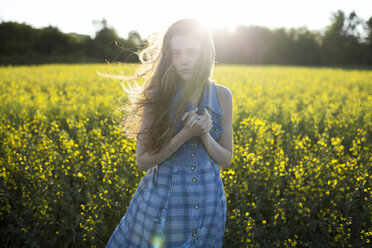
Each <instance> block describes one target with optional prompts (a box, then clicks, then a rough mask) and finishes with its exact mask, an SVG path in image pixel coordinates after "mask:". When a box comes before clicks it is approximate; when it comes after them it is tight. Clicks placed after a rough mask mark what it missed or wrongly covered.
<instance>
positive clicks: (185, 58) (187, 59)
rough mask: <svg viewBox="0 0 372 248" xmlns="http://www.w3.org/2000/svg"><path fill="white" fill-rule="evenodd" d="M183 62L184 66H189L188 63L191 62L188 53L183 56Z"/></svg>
mask: <svg viewBox="0 0 372 248" xmlns="http://www.w3.org/2000/svg"><path fill="white" fill-rule="evenodd" d="M181 62H182V64H188V62H189V57H188V56H187V54H186V53H184V54H182V59H181Z"/></svg>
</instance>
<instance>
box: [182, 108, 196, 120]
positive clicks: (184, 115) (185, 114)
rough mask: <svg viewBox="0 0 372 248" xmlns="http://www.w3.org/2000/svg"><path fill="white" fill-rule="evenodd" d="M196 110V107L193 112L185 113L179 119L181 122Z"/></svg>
mask: <svg viewBox="0 0 372 248" xmlns="http://www.w3.org/2000/svg"><path fill="white" fill-rule="evenodd" d="M197 110H198V107H196V108H194V109H193V110H191V111H190V112H186V113H184V114H183V115H182V117H181V120H182V121H183V120H185V119H186V118H187V117H189V116H191V115H192V114H194V113H196V111H197Z"/></svg>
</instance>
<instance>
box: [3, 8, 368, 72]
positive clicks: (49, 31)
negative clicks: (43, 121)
mask: <svg viewBox="0 0 372 248" xmlns="http://www.w3.org/2000/svg"><path fill="white" fill-rule="evenodd" d="M94 24H96V25H98V26H99V28H98V30H97V31H96V34H95V37H94V38H93V39H92V38H91V37H90V36H89V35H80V34H75V33H70V34H65V33H63V32H61V31H59V30H58V28H57V27H52V26H48V27H45V28H41V29H37V28H33V27H31V26H29V25H27V24H24V23H17V22H2V23H0V65H21V64H25V65H27V64H45V63H104V62H106V61H109V62H127V63H136V62H139V60H138V56H137V55H136V54H135V52H137V51H138V49H141V48H142V47H143V46H144V45H145V44H146V40H145V39H142V38H141V36H140V34H139V33H138V32H137V31H131V32H129V33H128V37H127V38H126V39H125V38H121V37H119V35H118V34H117V32H116V30H115V29H114V28H113V27H109V26H108V24H107V21H106V20H105V19H103V20H101V21H94ZM363 33H364V34H363ZM212 37H213V40H214V44H215V48H216V61H217V62H218V63H221V64H262V65H263V64H282V65H307V66H367V67H370V66H372V17H370V18H369V19H368V20H367V21H364V20H363V19H361V18H359V17H358V16H357V15H356V13H355V12H354V11H353V12H351V13H350V14H348V15H346V14H345V13H344V12H343V11H341V10H338V11H337V12H335V13H332V16H331V24H330V25H329V26H327V27H326V28H325V30H324V31H311V30H308V29H307V28H306V27H301V28H291V29H286V28H277V29H269V28H266V27H260V26H239V27H237V28H236V29H235V30H234V31H229V30H226V29H221V30H216V31H213V32H212Z"/></svg>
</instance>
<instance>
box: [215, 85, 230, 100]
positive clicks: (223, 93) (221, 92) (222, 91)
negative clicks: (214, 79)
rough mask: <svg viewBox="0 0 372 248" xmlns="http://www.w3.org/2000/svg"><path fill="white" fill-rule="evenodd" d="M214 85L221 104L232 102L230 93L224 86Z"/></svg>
mask: <svg viewBox="0 0 372 248" xmlns="http://www.w3.org/2000/svg"><path fill="white" fill-rule="evenodd" d="M215 85H216V90H217V95H218V99H219V100H220V101H221V103H222V104H223V103H226V102H230V101H232V93H231V91H230V89H229V88H227V87H226V86H223V85H220V84H215Z"/></svg>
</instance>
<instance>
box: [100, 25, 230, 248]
mask: <svg viewBox="0 0 372 248" xmlns="http://www.w3.org/2000/svg"><path fill="white" fill-rule="evenodd" d="M150 43H151V42H150ZM148 48H149V49H152V50H154V49H153V48H154V47H153V46H152V45H151V44H150V45H149V46H148ZM148 51H149V50H147V51H146V52H148ZM158 51H159V52H158V56H156V60H155V62H153V63H154V65H155V66H154V67H153V68H155V71H154V72H153V74H152V76H151V78H150V80H149V81H148V82H147V83H146V84H145V86H144V87H143V91H142V92H141V94H140V95H141V96H142V100H138V99H139V98H140V97H138V98H137V100H138V101H137V102H136V104H137V106H139V107H137V109H136V110H138V109H139V108H140V107H142V108H143V112H142V122H141V124H140V132H139V135H138V136H137V138H138V141H137V150H136V156H137V166H138V168H140V169H141V170H144V171H146V175H145V176H144V177H143V179H142V180H141V182H140V184H139V186H138V188H137V190H136V192H135V194H134V197H133V199H132V200H131V202H130V204H129V208H128V210H127V212H126V214H125V215H124V216H123V218H122V219H121V221H120V223H119V225H118V226H117V227H116V229H115V230H114V232H113V233H112V235H111V237H110V239H109V241H108V243H107V245H106V247H110V248H112V247H178V248H179V247H204V248H205V247H222V240H223V236H224V232H225V222H226V197H225V191H224V187H223V183H222V180H221V177H220V170H219V167H218V165H220V166H221V167H222V169H227V168H228V167H229V166H230V164H231V161H232V155H233V152H232V146H233V137H232V94H231V92H230V90H229V89H228V88H226V87H224V86H221V85H218V84H215V83H214V81H212V80H211V79H210V76H211V73H212V69H213V63H214V58H215V50H214V46H213V41H212V38H211V35H210V33H209V32H208V30H207V29H205V28H204V27H203V26H202V25H201V24H200V23H198V22H197V21H195V20H193V19H184V20H180V21H177V22H176V23H174V24H173V25H171V26H170V27H169V29H168V30H167V31H166V33H165V35H164V38H163V41H162V46H161V48H160V49H159V50H158ZM144 58H147V60H148V58H149V53H147V55H146V54H145V52H144V51H142V53H141V54H140V59H141V61H142V62H144ZM133 112H134V111H133Z"/></svg>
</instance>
